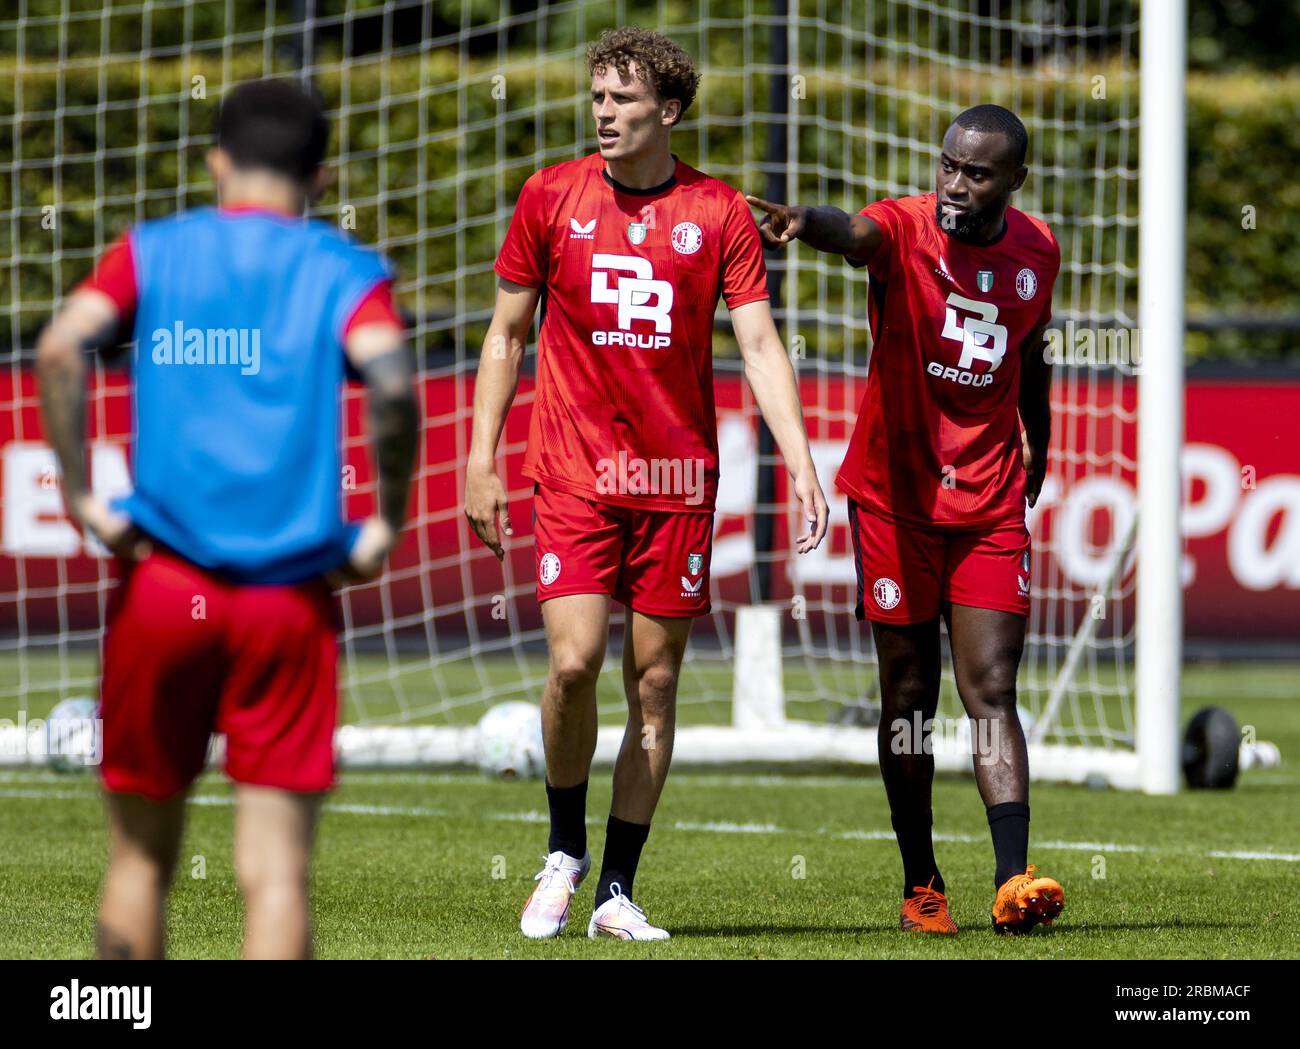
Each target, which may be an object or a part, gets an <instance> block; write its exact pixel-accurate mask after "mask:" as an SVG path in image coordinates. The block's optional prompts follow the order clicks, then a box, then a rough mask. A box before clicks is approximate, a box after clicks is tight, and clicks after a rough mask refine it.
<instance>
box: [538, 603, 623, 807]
mask: <svg viewBox="0 0 1300 1049" xmlns="http://www.w3.org/2000/svg"><path fill="white" fill-rule="evenodd" d="M609 605H610V599H609V598H608V597H607V596H605V595H604V594H573V595H571V596H568V597H553V598H551V599H550V600H549V601H544V602H543V603H542V619H543V621H544V622H545V624H546V642H547V646H548V648H549V651H550V672H549V674H548V675H547V678H546V689H545V691H544V692H543V693H542V740H543V742H544V743H545V745H546V780H547V782H548V783H549V784H550V785H551V786H552V787H559V788H565V787H573V786H576V785H577V784H579V783H583V782H585V781H586V779H587V775H588V773H589V772H590V771H591V758H592V755H593V754H595V752H596V682H597V680H598V679H599V677H600V668H601V665H602V664H603V663H604V662H605V646H606V644H607V643H608V640H609Z"/></svg>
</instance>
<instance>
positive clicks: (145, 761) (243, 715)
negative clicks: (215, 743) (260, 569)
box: [100, 548, 338, 800]
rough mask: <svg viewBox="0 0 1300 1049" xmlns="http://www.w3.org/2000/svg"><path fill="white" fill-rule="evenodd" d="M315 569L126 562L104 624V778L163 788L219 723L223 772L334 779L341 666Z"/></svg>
mask: <svg viewBox="0 0 1300 1049" xmlns="http://www.w3.org/2000/svg"><path fill="white" fill-rule="evenodd" d="M335 629H336V626H335V614H334V601H333V598H332V596H331V594H330V589H329V586H328V585H327V584H326V583H325V581H324V580H323V579H317V580H312V581H310V582H305V583H298V584H296V585H293V586H245V585H239V584H235V583H231V582H228V581H226V580H224V579H221V578H220V577H218V576H214V575H211V574H209V573H208V572H205V571H204V570H203V569H201V568H198V567H197V566H195V565H193V564H191V563H190V562H189V561H186V560H184V559H182V558H179V557H177V556H176V555H174V554H170V553H166V552H161V551H158V550H157V548H155V552H154V553H152V554H150V555H149V557H147V558H146V559H145V560H143V561H141V562H140V563H138V564H129V565H125V566H123V568H122V573H121V581H120V583H119V585H118V587H117V588H116V589H115V590H114V591H113V592H112V594H111V596H110V599H109V607H108V624H107V631H106V633H105V637H104V666H103V686H102V689H101V694H100V698H101V703H102V717H103V721H104V753H103V765H102V767H101V775H102V777H103V780H104V787H105V789H107V790H110V791H116V792H122V793H130V794H143V795H145V796H146V797H150V798H154V799H156V800H162V799H164V798H169V797H172V796H173V795H175V794H177V793H178V792H180V791H182V790H185V789H186V788H187V787H188V786H189V785H190V784H191V783H192V782H193V781H194V779H195V777H197V776H198V775H199V773H200V772H202V771H203V767H204V764H205V761H206V757H207V750H208V738H209V736H210V735H211V734H212V733H213V732H224V733H225V735H226V774H227V775H228V776H229V777H230V778H231V779H232V780H235V781H236V782H238V783H248V784H253V785H255V786H264V787H278V788H280V789H282V790H291V791H321V790H326V789H328V788H329V787H331V786H332V785H333V782H334V726H335V723H336V722H337V720H338V687H337V686H338V667H337V657H338V651H337V643H336V641H335Z"/></svg>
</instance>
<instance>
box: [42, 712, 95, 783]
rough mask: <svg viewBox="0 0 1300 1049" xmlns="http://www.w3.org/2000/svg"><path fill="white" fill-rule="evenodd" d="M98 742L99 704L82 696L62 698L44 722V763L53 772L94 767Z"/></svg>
mask: <svg viewBox="0 0 1300 1049" xmlns="http://www.w3.org/2000/svg"><path fill="white" fill-rule="evenodd" d="M102 740H103V733H102V729H101V726H100V722H99V704H98V703H97V702H96V701H95V700H93V699H90V698H88V697H86V696H77V697H76V698H74V699H65V700H63V702H61V703H59V704H58V705H57V706H56V707H55V708H54V709H53V710H51V711H50V713H49V716H48V717H47V718H46V719H45V764H46V766H47V767H48V768H51V769H54V770H55V771H56V772H73V771H76V770H77V769H84V768H87V767H89V766H91V765H97V764H99V757H100V754H101V753H102V750H101V746H102Z"/></svg>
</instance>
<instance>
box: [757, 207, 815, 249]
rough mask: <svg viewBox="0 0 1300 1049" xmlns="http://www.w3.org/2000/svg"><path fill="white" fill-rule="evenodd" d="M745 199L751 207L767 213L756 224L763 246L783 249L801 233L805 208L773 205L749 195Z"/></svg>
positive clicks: (806, 210)
mask: <svg viewBox="0 0 1300 1049" xmlns="http://www.w3.org/2000/svg"><path fill="white" fill-rule="evenodd" d="M745 199H746V200H747V201H749V204H750V206H751V207H755V208H758V210H759V211H764V212H766V213H767V214H765V215H764V216H763V218H762V220H761V221H760V222H759V224H758V233H759V236H760V237H762V238H763V243H764V244H765V245H769V246H771V247H785V245H787V244H789V243H790V241H792V240H794V239H795V238H796V237H798V236H799V234H800V233H802V232H803V228H804V221H805V215H806V214H807V212H808V209H807V208H802V207H799V206H797V205H795V206H787V205H785V204H773V203H771V202H770V201H767V200H764V199H763V198H762V197H755V196H752V195H750V194H746V195H745Z"/></svg>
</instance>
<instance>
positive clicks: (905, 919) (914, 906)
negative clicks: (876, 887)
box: [898, 878, 957, 935]
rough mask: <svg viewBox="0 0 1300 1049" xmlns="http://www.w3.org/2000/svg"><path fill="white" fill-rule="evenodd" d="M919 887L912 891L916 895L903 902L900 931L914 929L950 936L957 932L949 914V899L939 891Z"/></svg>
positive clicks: (931, 882)
mask: <svg viewBox="0 0 1300 1049" xmlns="http://www.w3.org/2000/svg"><path fill="white" fill-rule="evenodd" d="M933 884H934V879H933V878H931V879H930V885H926V886H924V887H922V886H920V885H918V886H916V888H914V889H913V890H912V891H913V892H914V893H915V894H916V895H914V896H909V897H908V898H907V899H905V900H904V901H903V910H902V912H901V913H900V914H899V916H898V927H899V928H900V929H912V930H915V931H916V932H939V933H947V934H949V935H951V934H953V933H955V932H956V931H957V923H956V922H955V921H953V920H952V916H951V915H950V914H949V913H948V898H947V897H946V896H944V894H943V893H941V892H939V891H938V890H937V889H932V888H931V887H930V886H931V885H933Z"/></svg>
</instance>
